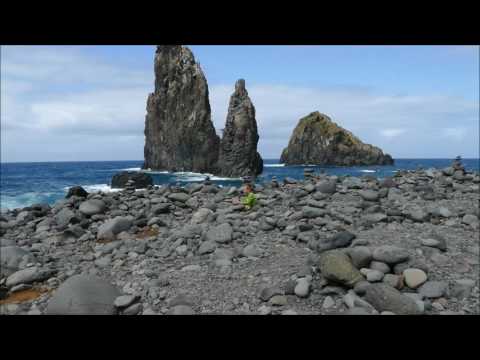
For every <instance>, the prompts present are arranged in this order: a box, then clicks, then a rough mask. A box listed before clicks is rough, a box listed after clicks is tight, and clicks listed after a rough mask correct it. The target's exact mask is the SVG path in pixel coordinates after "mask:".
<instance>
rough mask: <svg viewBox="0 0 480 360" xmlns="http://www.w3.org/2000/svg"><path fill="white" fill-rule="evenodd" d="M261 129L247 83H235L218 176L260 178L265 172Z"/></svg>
mask: <svg viewBox="0 0 480 360" xmlns="http://www.w3.org/2000/svg"><path fill="white" fill-rule="evenodd" d="M257 144H258V130H257V121H256V120H255V107H254V106H253V104H252V101H251V100H250V97H249V96H248V92H247V89H246V88H245V80H243V79H240V80H238V81H237V82H236V83H235V92H234V93H233V94H232V96H231V97H230V104H229V106H228V114H227V122H226V124H225V129H224V130H223V136H222V140H221V142H220V154H219V161H218V173H219V174H220V175H222V176H228V177H239V176H256V175H258V174H261V173H262V171H263V160H262V158H261V156H260V154H259V153H258V152H257Z"/></svg>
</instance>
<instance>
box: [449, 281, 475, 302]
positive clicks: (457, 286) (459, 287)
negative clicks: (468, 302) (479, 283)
mask: <svg viewBox="0 0 480 360" xmlns="http://www.w3.org/2000/svg"><path fill="white" fill-rule="evenodd" d="M474 286H475V281H474V280H471V279H460V280H455V283H454V284H453V287H452V289H451V291H450V296H451V297H454V298H457V299H459V300H463V299H466V298H468V297H470V294H471V292H472V289H473V287H474Z"/></svg>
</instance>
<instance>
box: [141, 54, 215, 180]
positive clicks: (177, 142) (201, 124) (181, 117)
mask: <svg viewBox="0 0 480 360" xmlns="http://www.w3.org/2000/svg"><path fill="white" fill-rule="evenodd" d="M219 143H220V139H219V137H218V136H217V134H216V132H215V128H214V126H213V123H212V120H211V110H210V103H209V99H208V85H207V80H206V79H205V75H204V74H203V71H202V69H201V68H200V65H199V64H198V63H196V62H195V58H194V56H193V54H192V52H191V51H190V50H189V49H188V48H187V47H185V46H179V45H159V46H157V50H156V54H155V92H154V93H152V94H150V95H149V97H148V100H147V116H146V119H145V149H144V153H145V163H144V165H143V167H144V168H146V169H152V170H168V171H193V172H201V173H213V172H215V169H216V165H217V160H218V149H219Z"/></svg>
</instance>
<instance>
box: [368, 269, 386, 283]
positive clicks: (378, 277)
mask: <svg viewBox="0 0 480 360" xmlns="http://www.w3.org/2000/svg"><path fill="white" fill-rule="evenodd" d="M383 276H384V274H383V272H381V271H378V270H370V271H368V272H367V274H366V278H367V281H368V282H377V281H382V279H383Z"/></svg>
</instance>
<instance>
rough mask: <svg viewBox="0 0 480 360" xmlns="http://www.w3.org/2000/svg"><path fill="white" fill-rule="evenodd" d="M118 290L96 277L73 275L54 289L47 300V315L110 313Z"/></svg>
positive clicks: (114, 311) (112, 312) (113, 310)
mask: <svg viewBox="0 0 480 360" xmlns="http://www.w3.org/2000/svg"><path fill="white" fill-rule="evenodd" d="M120 295H121V294H120V291H119V290H118V289H117V288H116V287H115V286H113V285H112V284H110V283H109V282H107V281H105V280H102V279H99V278H97V277H91V276H85V275H75V276H72V277H71V278H69V279H67V280H66V281H65V282H64V283H63V284H62V285H60V287H59V288H58V289H57V290H56V291H55V293H54V294H53V296H52V298H51V299H50V301H49V302H48V305H47V311H46V313H47V314H48V315H112V314H115V313H116V309H115V306H114V302H115V299H116V298H117V297H118V296H120Z"/></svg>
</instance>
